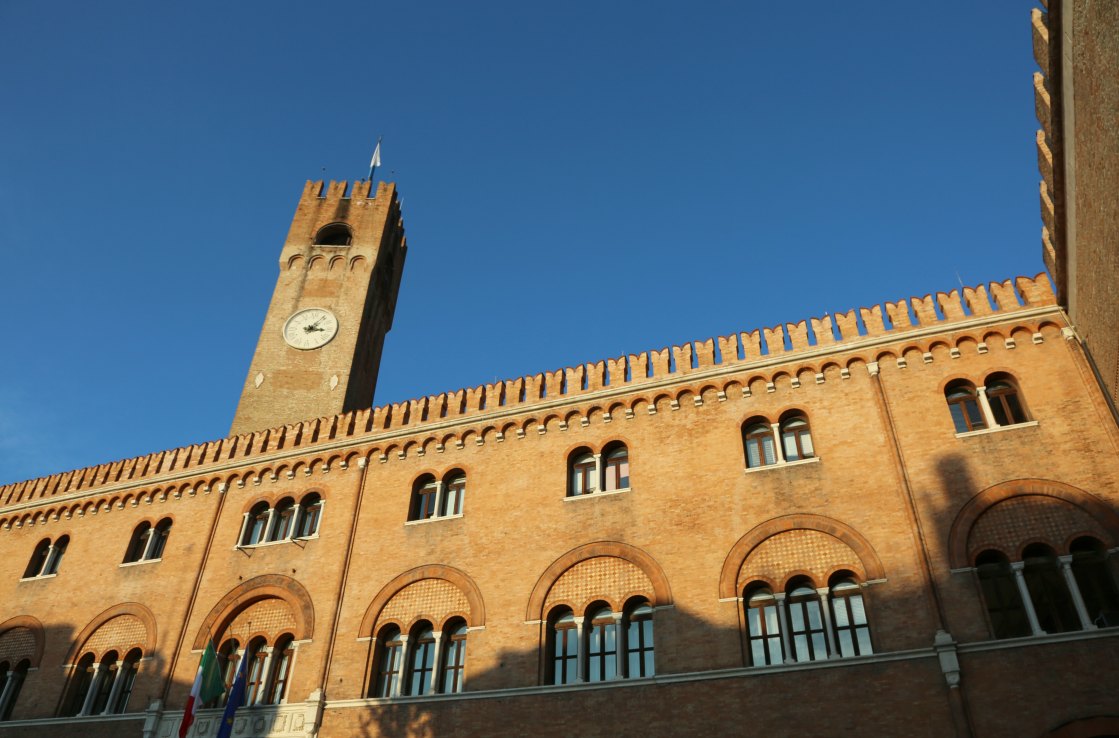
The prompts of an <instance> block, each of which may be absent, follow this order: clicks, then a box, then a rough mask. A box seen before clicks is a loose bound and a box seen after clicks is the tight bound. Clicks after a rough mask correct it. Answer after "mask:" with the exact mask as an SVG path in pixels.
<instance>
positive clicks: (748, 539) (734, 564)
mask: <svg viewBox="0 0 1119 738" xmlns="http://www.w3.org/2000/svg"><path fill="white" fill-rule="evenodd" d="M792 530H814V531H818V532H820V533H826V534H827V535H830V536H832V537H834V538H838V539H839V540H840V541H841V542H842V543H845V544H847V547H848V548H850V549H851V550H852V551H854V552H855V555H856V556H858V558H859V561H860V563H862V565H863V569H865V570H866V575H867V577H868V578H869V579H885V578H886V569H885V568H884V567H883V566H882V560H881V559H879V558H878V554H877V553H876V552H875V550H874V548H873V547H872V546H871V545H870V542H869V541H868V540H867V539H866V538H864V537H863V536H862V534H861V533H859V532H858V531H856V530H855V529H854V528H852V527H851V526H849V525H847V524H846V523H841V522H840V521H838V520H835V519H833V518H828V517H824V516H823V515H813V514H810V513H797V514H793V515H782V516H781V517H779V518H773V519H772V520H767V521H766V522H764V523H762V524H760V525H758V526H755V527H754V528H753V529H752V530H751V531H750V532H749V533H747V534H746V535H744V536H742V537H741V538H739V539H738V542H737V543H735V544H734V545H733V546H732V547H731V549H730V553H728V554H727V558H726V560H725V561H723V570H722V572H721V573H720V574H719V597H721V598H724V599H727V598H731V597H737V596H738V573H739V571H741V569H742V565H743V564H745V563H746V557H748V556H749V555H750V552H752V551H753V550H754V549H755V548H757V547H758V546H760V545H761V544H762V543H764V542H765V541H766V540H767V539H769V538H772V537H773V536H775V535H777V534H779V533H785V532H788V531H792Z"/></svg>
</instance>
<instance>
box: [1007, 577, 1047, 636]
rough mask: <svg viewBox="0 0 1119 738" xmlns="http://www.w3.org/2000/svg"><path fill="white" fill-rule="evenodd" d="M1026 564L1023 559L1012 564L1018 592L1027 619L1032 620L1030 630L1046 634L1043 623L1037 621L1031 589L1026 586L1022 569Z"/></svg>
mask: <svg viewBox="0 0 1119 738" xmlns="http://www.w3.org/2000/svg"><path fill="white" fill-rule="evenodd" d="M1025 566H1026V564H1025V562H1023V561H1015V562H1014V563H1012V564H1011V565H1010V568H1011V569H1013V570H1014V583H1015V584H1017V585H1018V594H1019V595H1020V596H1021V598H1022V607H1023V608H1025V610H1026V619H1027V620H1029V621H1030V631H1031V632H1032V633H1033V634H1034V635H1035V636H1037V635H1045V631H1044V630H1042V629H1041V623H1039V622H1038V621H1037V611H1035V610H1034V602H1033V600H1032V599H1030V589H1029V587H1027V586H1026V578H1025V577H1024V576H1023V575H1022V569H1023V568H1024V567H1025Z"/></svg>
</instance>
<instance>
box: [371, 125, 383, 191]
mask: <svg viewBox="0 0 1119 738" xmlns="http://www.w3.org/2000/svg"><path fill="white" fill-rule="evenodd" d="M381 138H382V137H381V136H377V146H376V147H375V148H374V149H373V158H372V159H370V160H369V182H370V183H372V182H373V172H375V171H376V170H377V165H378V164H380V163H381Z"/></svg>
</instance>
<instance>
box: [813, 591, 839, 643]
mask: <svg viewBox="0 0 1119 738" xmlns="http://www.w3.org/2000/svg"><path fill="white" fill-rule="evenodd" d="M816 594H817V595H819V597H820V614H821V615H823V619H824V643H825V644H826V646H825V647H826V648H827V649H828V658H833V659H834V658H839V656H840V653H839V639H838V638H836V634H835V633H834V631H833V630H832V625H831V600H830V599H829V597H828V595H830V594H831V590H829V589H828V588H827V587H820V588H819V589H817V590H816Z"/></svg>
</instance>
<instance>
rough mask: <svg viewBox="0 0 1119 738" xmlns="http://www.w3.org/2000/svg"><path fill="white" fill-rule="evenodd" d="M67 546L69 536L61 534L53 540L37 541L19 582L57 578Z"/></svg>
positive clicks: (68, 544)
mask: <svg viewBox="0 0 1119 738" xmlns="http://www.w3.org/2000/svg"><path fill="white" fill-rule="evenodd" d="M69 546H70V536H69V534H63V535H61V536H59V537H58V538H55V539H54V540H51V539H50V538H44V539H43V540H41V541H39V542H38V543H37V544H35V550H34V551H33V552H32V554H31V559H30V560H29V561H28V562H27V568H26V569H25V570H24V572H23V576H22V577H21V578H20V581H21V582H26V581H30V580H35V579H50V578H52V577H55V576H57V575H58V569H59V567H60V566H61V565H62V558H63V556H65V554H66V549H67V548H68V547H69ZM36 560H38V562H37V561H36Z"/></svg>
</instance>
